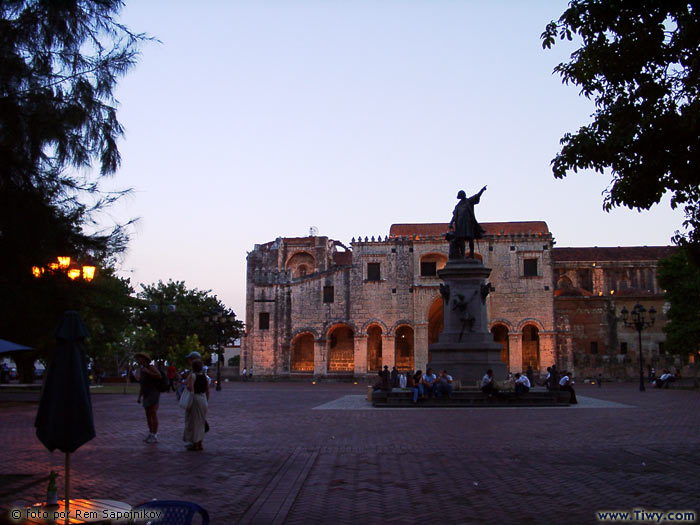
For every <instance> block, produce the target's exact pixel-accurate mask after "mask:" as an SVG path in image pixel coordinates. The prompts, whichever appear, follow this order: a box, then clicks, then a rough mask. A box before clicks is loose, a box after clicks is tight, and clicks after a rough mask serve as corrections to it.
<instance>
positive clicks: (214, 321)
mask: <svg viewBox="0 0 700 525" xmlns="http://www.w3.org/2000/svg"><path fill="white" fill-rule="evenodd" d="M235 321H236V316H235V315H233V314H232V315H227V314H226V313H225V312H215V313H213V314H211V315H207V316H204V324H206V325H207V326H210V327H213V328H214V330H216V390H217V392H218V391H220V390H221V359H222V356H223V349H222V348H221V342H222V336H224V335H225V331H226V328H230V327H231V326H232V325H233V323H234V322H235Z"/></svg>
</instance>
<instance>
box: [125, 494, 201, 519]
mask: <svg viewBox="0 0 700 525" xmlns="http://www.w3.org/2000/svg"><path fill="white" fill-rule="evenodd" d="M132 510H133V511H138V510H157V511H160V512H161V513H162V515H161V517H160V518H159V519H157V520H154V521H150V522H149V523H150V524H152V525H190V524H191V523H192V518H194V516H195V514H199V515H200V516H201V517H202V525H209V513H208V512H207V511H206V509H204V508H203V507H201V506H200V505H197V504H196V503H191V502H189V501H177V500H154V501H147V502H145V503H142V504H140V505H138V506H137V507H134V508H133V509H132Z"/></svg>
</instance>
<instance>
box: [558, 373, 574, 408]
mask: <svg viewBox="0 0 700 525" xmlns="http://www.w3.org/2000/svg"><path fill="white" fill-rule="evenodd" d="M571 385H573V381H572V380H571V376H570V375H569V372H564V375H563V376H562V378H561V379H560V380H559V390H564V391H565V392H569V394H571V397H570V398H569V403H571V404H572V405H575V404H577V403H578V401H576V392H575V391H574V387H573V386H571Z"/></svg>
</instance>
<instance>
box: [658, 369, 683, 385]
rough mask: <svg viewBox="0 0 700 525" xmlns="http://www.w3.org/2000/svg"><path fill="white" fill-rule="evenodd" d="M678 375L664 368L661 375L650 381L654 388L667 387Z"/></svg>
mask: <svg viewBox="0 0 700 525" xmlns="http://www.w3.org/2000/svg"><path fill="white" fill-rule="evenodd" d="M676 379H678V377H677V376H676V374H674V373H672V372H670V371H669V370H666V369H664V373H663V374H661V377H659V378H657V379H654V380H653V381H652V384H653V385H654V386H655V387H656V388H668V386H669V385H670V384H671V383H673V382H674V381H675V380H676Z"/></svg>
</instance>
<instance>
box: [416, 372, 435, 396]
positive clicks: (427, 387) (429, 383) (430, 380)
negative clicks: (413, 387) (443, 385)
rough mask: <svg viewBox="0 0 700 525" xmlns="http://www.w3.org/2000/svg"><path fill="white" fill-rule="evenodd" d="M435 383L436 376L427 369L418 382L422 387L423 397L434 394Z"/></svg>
mask: <svg viewBox="0 0 700 525" xmlns="http://www.w3.org/2000/svg"><path fill="white" fill-rule="evenodd" d="M436 382H437V376H436V375H435V374H433V369H432V368H428V370H427V371H426V372H425V374H423V377H422V378H421V380H420V383H421V385H422V386H423V395H424V396H431V395H433V394H434V393H435V383H436Z"/></svg>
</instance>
